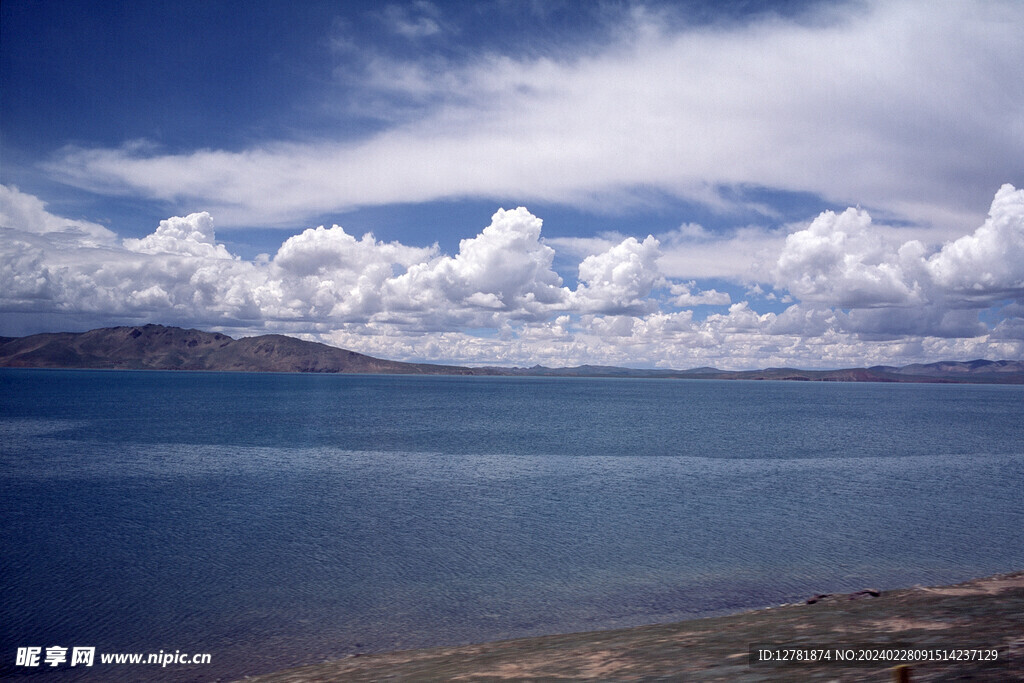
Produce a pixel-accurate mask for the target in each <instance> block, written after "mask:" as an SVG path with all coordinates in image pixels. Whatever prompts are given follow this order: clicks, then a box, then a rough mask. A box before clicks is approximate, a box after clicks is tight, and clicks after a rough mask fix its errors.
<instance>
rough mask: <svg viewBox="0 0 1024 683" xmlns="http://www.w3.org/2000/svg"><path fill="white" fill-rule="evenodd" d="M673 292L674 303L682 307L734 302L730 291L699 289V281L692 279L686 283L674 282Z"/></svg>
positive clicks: (722, 304) (670, 288)
mask: <svg viewBox="0 0 1024 683" xmlns="http://www.w3.org/2000/svg"><path fill="white" fill-rule="evenodd" d="M669 292H670V293H671V294H672V300H671V301H672V305H674V306H679V307H680V308H689V307H691V306H727V305H729V304H730V303H732V298H731V297H730V296H729V293H728V292H719V291H717V290H714V289H708V290H705V291H698V290H697V281H696V280H690V281H689V282H688V283H686V284H682V283H680V284H674V285H672V286H670V287H669Z"/></svg>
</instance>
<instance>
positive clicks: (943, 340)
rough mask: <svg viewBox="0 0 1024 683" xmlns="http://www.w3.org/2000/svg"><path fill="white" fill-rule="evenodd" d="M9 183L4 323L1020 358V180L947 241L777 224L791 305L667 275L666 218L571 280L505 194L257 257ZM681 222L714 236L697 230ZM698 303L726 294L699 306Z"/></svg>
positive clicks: (577, 349)
mask: <svg viewBox="0 0 1024 683" xmlns="http://www.w3.org/2000/svg"><path fill="white" fill-rule="evenodd" d="M0 190H3V191H2V192H0V199H2V202H0V215H2V216H3V217H4V223H3V225H4V227H3V237H4V239H3V241H2V242H0V312H2V313H3V316H2V317H0V322H2V323H3V325H4V329H0V334H5V333H7V334H10V333H12V332H13V330H14V328H15V327H17V325H20V324H21V323H20V322H19V321H22V322H24V321H31V320H36V323H34V324H35V325H36V326H37V328H38V325H39V322H38V321H39V320H46V321H52V320H54V319H60V318H59V316H65V317H66V318H65V319H73V320H75V321H76V323H75V324H76V326H85V325H87V324H88V323H89V322H90V321H92V322H94V323H96V322H101V323H102V324H111V323H121V324H124V323H136V322H140V321H152V322H161V323H166V324H185V325H189V326H200V327H207V328H216V329H223V330H225V331H228V332H233V333H235V334H238V333H239V332H242V333H246V332H252V333H258V332H266V331H279V332H285V333H291V334H299V335H303V336H305V337H307V338H311V339H318V340H321V341H326V342H329V343H334V344H339V345H342V346H345V347H348V348H353V349H355V350H357V351H361V352H364V353H371V354H375V355H378V356H384V357H389V358H396V359H408V360H430V361H442V362H452V361H455V362H461V363H480V364H494V363H498V364H531V365H532V364H534V363H545V364H549V365H573V364H578V363H585V362H588V363H604V364H608V363H612V364H624V365H662V366H669V367H693V366H697V365H716V366H719V367H723V368H742V367H753V366H764V365H801V366H805V367H823V366H824V367H835V366H839V365H860V364H864V363H890V364H900V363H905V362H914V361H920V360H935V359H936V358H961V359H962V358H969V357H979V356H987V357H990V358H995V357H1004V358H1005V357H1010V358H1016V357H1024V334H1022V332H1021V331H1022V330H1024V288H1022V287H1021V271H1020V267H1021V266H1020V264H1021V262H1022V261H1021V246H1020V245H1021V235H1022V234H1024V210H1022V207H1024V191H1022V190H1016V189H1014V188H1013V187H1012V186H1009V185H1007V186H1004V187H1002V188H1001V189H1000V190H999V192H998V193H997V194H996V197H995V199H994V201H993V203H992V208H991V211H990V214H989V217H988V220H986V221H985V222H984V224H982V225H981V226H980V227H979V228H977V229H976V230H975V231H973V232H971V233H968V234H966V235H963V236H961V237H960V238H959V239H957V240H952V241H950V242H948V243H946V244H945V245H943V246H941V247H938V246H933V247H928V246H926V245H924V244H923V243H921V242H919V241H917V240H908V241H904V242H900V241H899V239H897V238H896V236H897V235H898V231H897V230H896V229H894V228H891V227H888V226H884V225H877V224H875V223H874V222H873V221H872V220H871V217H870V216H869V215H868V214H867V213H866V212H864V211H860V210H857V209H849V210H847V211H844V212H839V213H835V212H825V213H823V214H822V215H820V216H818V217H817V218H816V219H814V220H813V221H810V222H809V223H808V224H807V225H805V226H804V227H802V228H800V229H798V230H795V231H794V232H793V233H792V234H790V235H789V236H788V237H787V238H786V239H785V240H780V249H779V252H778V254H777V255H776V259H775V266H774V268H773V269H771V273H772V274H771V276H770V277H769V278H768V279H769V280H770V281H771V284H772V285H773V286H774V291H775V292H778V293H779V294H780V295H782V294H783V293H784V292H788V294H785V296H784V297H783V298H784V299H785V297H786V296H791V297H795V299H796V301H795V303H793V304H792V305H791V306H789V307H788V308H786V309H785V310H783V311H781V312H776V311H767V312H766V311H763V310H758V309H759V305H757V304H754V303H751V301H748V300H742V301H732V299H731V297H730V296H729V294H728V293H726V292H719V291H717V290H715V289H709V288H703V287H701V285H700V282H699V280H697V279H691V280H685V281H680V280H677V279H674V278H671V277H667V276H666V275H665V273H664V272H663V265H662V264H663V263H664V253H663V248H662V243H661V241H660V240H659V239H658V238H656V237H654V236H647V237H646V238H645V239H643V240H638V239H636V238H633V237H627V238H623V239H617V240H605V241H602V242H600V243H597V242H595V243H593V244H592V245H591V246H597V247H599V248H598V249H597V250H596V251H595V252H594V253H590V254H588V255H587V256H586V257H584V258H582V260H581V261H580V262H579V266H578V270H579V277H578V282H579V284H578V286H577V287H576V289H574V290H570V289H569V288H568V287H566V286H564V284H563V280H562V278H561V276H560V275H559V274H558V272H556V270H555V269H554V265H553V264H554V263H555V256H556V253H555V249H554V248H552V246H551V245H550V244H548V243H546V242H545V241H544V239H543V238H542V235H541V229H542V223H541V220H540V219H539V218H538V217H536V216H534V215H533V214H531V213H530V212H529V211H528V210H526V209H525V208H518V209H514V210H499V211H498V212H496V213H495V214H494V215H493V216H492V218H491V222H490V224H488V225H487V227H485V228H484V229H483V230H481V231H480V232H479V233H478V234H477V235H476V236H474V237H469V238H467V239H464V240H462V241H461V242H460V245H459V250H458V252H456V253H455V254H453V255H449V254H444V253H441V251H440V249H439V248H438V247H437V245H432V246H428V247H413V246H408V245H404V244H401V243H398V242H381V241H379V240H377V239H376V238H375V237H374V236H373V235H372V234H365V235H363V236H362V237H361V238H357V237H355V236H353V235H350V234H348V233H347V232H346V231H345V230H344V228H342V227H340V226H337V225H335V226H332V227H329V228H327V227H323V226H321V227H318V228H311V229H308V230H305V231H303V232H302V233H300V234H298V235H294V236H292V237H290V238H288V239H287V240H285V241H284V242H283V243H282V245H281V247H280V248H279V249H278V250H277V251H276V253H275V254H273V255H265V256H264V257H262V258H257V259H254V260H251V261H250V260H245V259H241V258H239V257H238V256H236V255H233V254H231V253H230V251H229V250H228V249H227V248H226V247H225V245H224V244H222V243H219V242H218V241H217V236H216V233H215V231H214V223H213V219H212V218H211V216H210V215H209V214H207V213H196V214H190V215H188V216H184V217H174V218H169V219H167V220H165V221H161V223H160V224H159V225H158V226H156V228H155V229H154V231H153V233H151V234H149V235H147V236H145V237H142V238H140V239H126V240H123V241H122V242H120V243H118V241H117V240H116V239H114V238H113V237H112V234H111V233H109V231H106V229H105V228H102V227H101V226H97V225H95V224H91V223H87V222H81V221H78V222H75V221H68V220H67V219H63V218H60V217H58V216H55V215H53V214H50V213H49V212H47V211H46V209H45V207H44V205H43V204H42V202H41V201H39V200H38V199H37V198H35V197H31V196H29V195H25V194H23V193H19V192H17V191H16V190H12V189H10V188H0ZM687 237H688V238H690V239H700V240H705V241H713V240H714V237H712V236H709V235H703V234H697V233H696V232H695V231H693V230H690V234H689V235H688V236H687ZM764 284H765V285H767V284H769V282H764ZM758 292H761V293H762V295H763V292H764V290H763V289H762V288H761V287H760V285H756V284H755V285H752V286H750V287H749V288H748V293H750V294H751V295H752V296H753V295H756V294H757V293H758ZM757 300H758V301H766V300H767V298H766V297H764V296H758V297H757ZM695 306H716V307H725V306H728V308H727V310H721V308H719V309H717V310H715V309H712V312H710V313H708V312H706V311H705V312H703V313H699V314H698V313H695V311H694V310H692V307H695ZM680 308H682V309H683V310H678V309H680ZM697 310H698V311H700V309H697ZM776 310H777V309H776ZM982 311H988V315H987V316H986V317H984V318H983V317H979V313H980V312H982ZM32 316H35V318H33V317H32ZM55 316H56V317H57V318H55ZM701 316H703V317H701ZM986 320H987V321H992V322H986ZM25 324H26V325H27V324H28V323H25ZM23 326H24V325H23ZM93 326H95V325H93ZM18 329H19V330H20V328H18ZM31 331H40V330H39V329H33V330H31ZM19 333H22V332H19Z"/></svg>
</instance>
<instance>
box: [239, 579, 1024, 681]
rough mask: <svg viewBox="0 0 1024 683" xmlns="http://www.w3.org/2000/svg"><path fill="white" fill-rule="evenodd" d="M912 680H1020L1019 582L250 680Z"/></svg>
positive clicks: (814, 603)
mask: <svg viewBox="0 0 1024 683" xmlns="http://www.w3.org/2000/svg"><path fill="white" fill-rule="evenodd" d="M752 644H773V645H790V646H799V647H808V648H809V647H814V648H828V649H832V650H833V651H834V650H835V649H840V648H842V649H848V648H856V647H857V646H865V645H868V644H875V645H882V646H885V647H897V646H910V647H913V648H928V649H931V650H940V651H941V650H945V649H950V648H964V647H967V646H971V647H976V648H983V649H985V650H991V649H996V648H998V656H999V661H1000V664H998V665H996V666H993V665H991V664H990V663H984V662H979V661H974V662H971V661H946V662H935V661H933V662H926V663H911V664H909V665H908V666H907V667H906V670H904V671H902V672H900V671H897V670H896V665H895V664H893V663H884V662H883V663H872V664H867V665H864V664H860V665H856V666H851V665H848V664H846V663H837V662H836V661H831V662H823V661H819V662H815V663H807V662H799V663H796V662H794V663H782V664H763V663H761V664H753V665H752V664H751V662H750V649H751V645H752ZM900 675H903V676H906V679H905V680H911V681H952V680H977V681H1020V680H1024V572H1016V573H1012V574H1001V575H997V576H991V577H986V578H982V579H974V580H972V581H967V582H965V583H961V584H957V585H953V586H940V587H921V586H918V587H914V588H907V589H902V590H894V591H884V592H878V591H875V590H873V589H865V590H863V591H859V592H857V593H852V594H846V595H817V596H808V599H807V600H806V601H803V602H801V603H798V604H789V605H781V606H777V607H772V608H767V609H761V610H756V611H752V612H744V613H742V614H735V615H731V616H725V617H713V618H708V619H697V620H692V621H684V622H679V623H675V624H661V625H653V626H642V627H638V628H628V629H619V630H613V631H597V632H592V633H572V634H565V635H552V636H543V637H536V638H522V639H518V640H509V641H503V642H495V643H484V644H479V645H466V646H459V647H438V648H431V649H423V650H408V651H403V652H390V653H383V654H372V655H364V656H350V657H348V658H346V659H341V660H337V661H331V662H324V663H323V664H317V665H313V666H306V667H301V668H296V669H290V670H286V671H280V672H277V673H273V674H268V675H263V676H257V677H251V678H247V679H246V680H249V681H260V682H261V683H299V682H300V681H301V682H307V681H381V680H391V681H419V680H449V681H485V680H489V681H501V680H541V679H543V680H567V681H573V680H577V681H579V680H603V681H634V680H687V681H792V680H801V681H892V680H898V677H899V676H900Z"/></svg>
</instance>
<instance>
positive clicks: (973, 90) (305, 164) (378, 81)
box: [47, 2, 1024, 239]
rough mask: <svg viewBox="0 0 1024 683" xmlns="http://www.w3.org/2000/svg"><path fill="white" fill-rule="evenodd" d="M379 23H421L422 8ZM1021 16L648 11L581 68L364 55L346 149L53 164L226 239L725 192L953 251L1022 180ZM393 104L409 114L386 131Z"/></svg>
mask: <svg viewBox="0 0 1024 683" xmlns="http://www.w3.org/2000/svg"><path fill="white" fill-rule="evenodd" d="M391 20H392V22H393V25H394V26H395V27H401V26H406V27H407V28H408V31H409V32H411V33H419V34H428V33H430V32H431V31H432V30H433V26H434V25H433V24H431V23H430V22H431V21H434V19H433V18H432V16H431V15H430V14H429V13H427V12H425V11H420V12H419V13H418V14H417V15H416V16H415V17H413V16H412V15H408V16H407V15H402V16H393V17H391ZM1022 24H1024V6H1022V5H1021V4H1019V3H1008V2H978V3H954V2H950V3H930V4H928V5H922V4H920V3H912V2H886V3H882V2H869V3H851V4H844V5H840V6H838V7H831V8H827V9H818V10H812V11H810V12H809V13H808V14H807V15H803V16H802V17H801V20H799V21H794V20H783V19H780V18H777V17H774V16H773V15H770V14H769V15H761V16H760V17H759V18H757V19H756V20H753V21H751V22H747V23H736V24H725V25H712V26H693V25H682V26H680V25H678V23H672V22H667V21H665V20H664V17H663V16H661V15H660V14H659V13H658V12H657V11H653V10H644V9H643V8H642V7H640V8H635V9H634V10H633V11H632V13H631V14H630V15H629V17H628V19H627V20H626V21H624V22H623V23H622V26H621V27H620V28H619V29H618V30H615V31H612V32H611V36H612V37H611V38H610V39H609V42H608V43H607V44H606V45H602V46H598V47H592V48H591V49H589V50H587V51H585V53H584V54H583V55H582V56H581V55H573V56H561V57H560V56H543V57H536V56H507V55H500V54H493V53H490V54H483V55H477V56H475V58H474V59H472V60H467V61H465V62H451V61H448V62H444V63H443V64H442V65H443V66H444V68H442V69H437V68H436V66H437V64H432V65H431V67H430V68H426V67H424V66H422V65H418V64H417V63H414V62H402V61H398V60H395V59H388V58H384V57H379V56H377V57H374V58H372V59H370V60H369V61H370V62H371V63H372V68H369V69H368V70H367V71H366V72H365V74H364V76H365V78H364V79H363V81H362V82H361V83H359V84H358V87H353V88H351V89H350V91H348V92H350V93H354V94H351V95H350V96H351V97H352V98H354V99H353V100H351V101H348V103H347V104H348V105H349V106H351V107H352V108H355V109H357V110H358V109H359V107H360V105H361V103H360V101H358V99H357V98H360V97H361V98H364V100H365V107H366V111H364V112H363V113H364V114H366V115H369V116H374V115H376V114H377V113H379V118H380V120H381V121H384V122H385V123H386V125H385V126H384V127H383V129H381V130H379V131H377V132H375V133H373V134H370V135H368V136H365V137H361V138H358V139H350V138H348V137H346V136H345V134H344V133H342V132H341V131H340V130H339V132H338V134H337V136H336V137H334V138H332V137H330V136H326V137H325V138H323V139H319V140H316V141H313V142H296V141H288V140H277V141H266V142H264V143H262V144H256V145H253V146H252V147H251V148H249V149H245V150H242V151H228V150H217V149H205V150H195V151H191V152H185V153H180V154H162V153H160V152H159V150H156V149H153V148H152V147H151V146H149V145H146V144H140V143H138V142H134V143H128V144H126V145H124V146H122V147H117V148H67V149H65V150H63V152H62V153H60V155H59V156H58V157H57V158H55V159H54V160H52V161H51V162H50V163H48V164H47V169H48V170H49V171H50V172H51V173H53V174H54V175H55V176H57V177H58V178H59V179H61V180H63V181H65V182H68V183H70V184H73V185H77V186H79V187H83V188H87V189H90V190H93V191H97V192H101V193H115V194H116V193H124V194H130V195H143V196H146V197H150V198H156V199H161V200H167V201H170V202H172V203H175V204H177V205H182V206H186V205H187V206H201V207H203V208H205V209H207V210H208V211H210V212H211V213H212V214H213V215H215V216H216V217H217V220H218V225H220V226H222V227H230V226H234V225H242V226H255V225H282V226H283V225H294V222H295V221H297V220H304V219H307V218H310V217H313V216H316V215H320V214H323V213H326V212H332V211H340V210H345V209H350V208H353V207H358V206H368V205H385V204H390V203H394V202H425V201H432V200H438V199H448V198H461V197H483V198H497V197H509V196H513V197H516V198H518V200H519V201H523V202H531V201H545V202H556V203H563V204H568V205H573V206H576V207H580V208H585V209H587V210H605V211H608V210H611V211H624V210H628V207H629V206H630V205H631V202H638V201H643V199H642V197H643V196H645V195H644V193H647V192H649V191H650V190H651V189H655V190H657V191H660V192H665V193H667V194H669V195H671V196H675V197H679V198H683V199H686V200H690V201H697V202H703V203H706V204H710V205H717V206H719V207H720V208H724V209H727V208H729V203H730V201H731V200H729V199H727V198H725V196H724V195H722V194H721V193H719V192H718V189H719V188H721V187H726V186H734V187H747V186H755V187H766V188H773V189H780V190H790V191H800V192H811V193H814V194H817V195H819V196H820V197H822V198H824V199H826V200H827V201H830V202H834V203H839V204H857V203H859V204H862V205H865V206H868V207H870V208H871V209H872V210H874V211H876V212H878V213H879V215H882V216H891V217H899V218H902V219H909V220H913V221H917V222H920V223H931V224H934V225H936V226H938V230H939V231H938V232H937V233H936V234H937V235H938V236H939V238H940V239H946V238H949V237H953V236H955V235H956V234H958V233H957V231H958V230H962V226H963V225H965V224H969V223H968V221H970V220H973V216H974V214H975V212H976V207H977V206H978V205H979V204H980V203H981V202H983V201H984V198H985V197H986V196H991V192H992V189H993V188H995V187H998V186H999V185H1000V184H1001V183H1003V182H1005V181H1006V180H1008V179H1014V177H1015V176H1019V174H1020V172H1021V166H1020V159H1022V158H1024V122H1022V115H1021V112H1022V111H1024V90H1022V89H1021V88H1019V87H1015V86H1014V84H1013V83H1008V82H1007V81H1006V75H1007V74H1016V73H1017V72H1018V69H1019V64H1021V63H1024V41H1021V40H1020V39H1019V30H1018V28H1019V26H1021V25H1022ZM395 30H398V28H396V29H395ZM396 74H400V75H401V78H396V77H395V75H396ZM382 94H384V95H387V98H385V99H386V101H387V102H388V103H389V104H388V105H387V106H386V107H385V110H381V111H380V112H376V111H375V108H374V107H375V105H374V103H375V102H378V101H381V100H380V98H379V96H380V95H382ZM334 96H336V97H341V95H337V94H336V93H335V95H334ZM325 97H327V95H325ZM401 101H406V102H409V103H412V104H413V105H414V106H410V107H409V108H408V109H407V110H405V112H406V113H405V115H404V116H403V117H402V118H401V119H400V120H392V119H391V116H392V114H393V113H394V111H395V107H394V103H395V102H401Z"/></svg>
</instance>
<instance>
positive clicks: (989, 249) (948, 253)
mask: <svg viewBox="0 0 1024 683" xmlns="http://www.w3.org/2000/svg"><path fill="white" fill-rule="evenodd" d="M927 268H928V270H929V271H930V272H931V274H932V277H934V278H935V281H936V282H937V283H938V284H939V285H941V286H943V287H946V288H948V289H950V290H953V291H955V292H958V293H962V294H964V295H966V296H974V297H978V296H982V297H984V296H988V297H991V296H993V295H996V296H1000V295H1002V296H1014V297H1017V298H1018V299H1019V298H1021V297H1022V295H1024V189H1021V190H1017V189H1015V188H1014V187H1013V186H1012V185H1009V184H1007V185H1003V186H1002V187H1001V188H1000V189H999V192H997V193H996V196H995V199H993V201H992V208H991V209H990V211H989V217H988V220H986V221H985V223H984V225H982V226H981V227H980V228H978V229H977V230H975V231H974V233H973V234H970V235H964V236H963V237H961V238H960V239H958V240H956V241H955V242H951V243H949V244H947V245H945V246H944V247H943V248H942V251H940V252H939V253H938V254H935V255H934V256H933V257H931V258H930V259H928V263H927Z"/></svg>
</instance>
